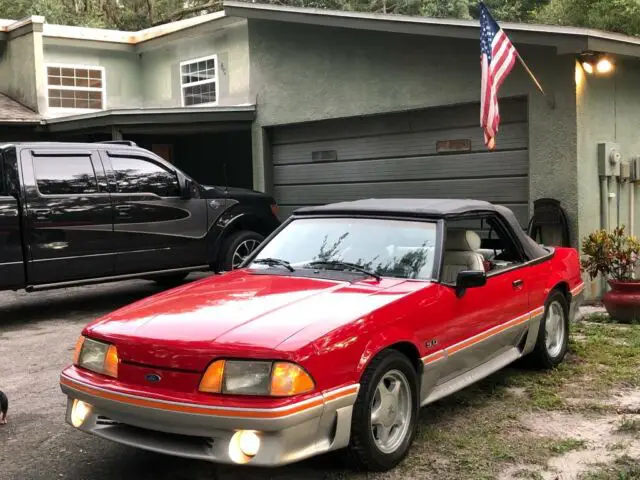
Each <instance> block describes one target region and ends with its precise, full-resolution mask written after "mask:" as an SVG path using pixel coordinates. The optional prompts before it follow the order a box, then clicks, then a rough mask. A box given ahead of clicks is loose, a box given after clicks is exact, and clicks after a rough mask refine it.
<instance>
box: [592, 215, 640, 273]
mask: <svg viewBox="0 0 640 480" xmlns="http://www.w3.org/2000/svg"><path fill="white" fill-rule="evenodd" d="M582 253H583V254H584V255H585V256H586V258H584V259H583V260H582V268H584V269H585V271H586V272H587V273H588V274H589V276H590V277H591V278H592V279H593V278H595V277H596V276H597V275H598V274H599V273H600V274H602V275H603V276H604V277H606V278H608V279H610V280H615V281H619V282H633V281H637V280H635V267H636V263H637V262H638V254H640V242H638V239H637V238H636V237H635V236H633V235H626V234H625V232H624V225H623V226H622V227H617V228H615V229H613V231H608V230H596V231H595V232H593V233H591V234H589V235H588V236H587V237H585V238H584V240H583V241H582Z"/></svg>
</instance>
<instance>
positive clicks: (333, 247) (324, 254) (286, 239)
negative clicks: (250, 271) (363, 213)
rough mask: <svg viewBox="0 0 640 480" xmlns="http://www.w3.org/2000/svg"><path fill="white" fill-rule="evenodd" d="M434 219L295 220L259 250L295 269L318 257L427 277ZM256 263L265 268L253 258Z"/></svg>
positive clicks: (431, 260) (385, 272) (430, 268)
mask: <svg viewBox="0 0 640 480" xmlns="http://www.w3.org/2000/svg"><path fill="white" fill-rule="evenodd" d="M435 246H436V224H435V223H433V222H424V221H409V220H392V219H377V218H301V219H296V220H293V221H292V222H291V223H290V224H288V225H287V226H286V227H285V228H284V229H283V230H282V231H281V232H280V233H279V234H278V235H277V236H276V237H275V238H273V239H272V240H271V241H270V242H269V243H268V244H267V245H266V246H265V247H264V248H263V249H262V250H261V251H260V253H259V254H258V255H257V257H256V258H255V259H254V262H255V261H260V260H261V259H269V258H271V259H273V258H276V259H280V260H284V261H286V262H288V263H289V264H290V265H291V266H292V267H293V268H295V269H304V268H312V265H310V264H314V263H315V264H317V263H318V262H326V263H335V262H346V263H350V264H354V265H357V266H359V267H362V268H364V269H366V270H368V271H370V272H373V273H375V274H377V275H381V276H387V277H396V278H410V279H420V280H429V279H431V278H432V276H433V266H434V257H435ZM251 267H252V268H266V267H265V266H264V265H260V264H257V263H253V264H252V265H251Z"/></svg>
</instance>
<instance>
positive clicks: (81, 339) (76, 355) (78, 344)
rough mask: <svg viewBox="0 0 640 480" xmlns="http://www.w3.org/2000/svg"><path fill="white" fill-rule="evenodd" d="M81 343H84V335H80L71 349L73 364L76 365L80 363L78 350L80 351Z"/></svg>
mask: <svg viewBox="0 0 640 480" xmlns="http://www.w3.org/2000/svg"><path fill="white" fill-rule="evenodd" d="M82 345H84V337H83V336H82V335H80V337H79V338H78V341H77V342H76V348H75V350H74V351H73V364H74V365H78V363H80V352H81V351H82Z"/></svg>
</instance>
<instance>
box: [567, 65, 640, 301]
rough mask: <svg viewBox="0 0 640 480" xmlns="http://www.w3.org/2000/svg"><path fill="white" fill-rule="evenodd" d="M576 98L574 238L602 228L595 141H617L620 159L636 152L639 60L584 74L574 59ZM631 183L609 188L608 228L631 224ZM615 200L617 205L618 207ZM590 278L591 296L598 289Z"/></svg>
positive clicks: (637, 218)
mask: <svg viewBox="0 0 640 480" xmlns="http://www.w3.org/2000/svg"><path fill="white" fill-rule="evenodd" d="M575 78H576V101H577V124H578V178H579V183H578V185H579V187H578V188H579V190H578V203H579V218H580V225H579V231H578V233H579V238H580V240H581V239H583V238H584V237H585V236H586V235H588V234H589V233H590V232H592V231H594V230H596V229H598V228H600V227H601V212H600V205H601V203H600V178H599V175H598V174H599V172H598V143H600V142H615V143H617V144H619V146H620V151H621V153H622V157H623V159H626V160H629V159H631V158H632V157H634V156H640V135H639V134H638V132H640V114H639V112H640V90H639V89H638V85H640V63H639V62H637V61H633V60H626V61H621V60H618V62H617V64H616V69H615V71H614V72H612V73H611V74H610V75H604V76H598V75H587V74H585V73H584V71H583V70H582V68H581V67H580V66H579V65H577V64H576V66H575ZM632 188H636V187H635V186H634V185H633V184H632V183H624V184H622V185H621V188H620V192H619V196H618V190H617V185H616V182H615V180H612V181H611V188H610V192H613V193H615V194H616V198H613V199H611V200H609V227H615V226H616V225H626V226H627V227H628V226H629V225H630V217H629V213H630V212H629V194H630V191H631V189H632ZM635 194H636V196H635V202H634V208H635V215H634V222H635V231H634V232H631V233H633V234H637V233H638V228H639V223H640V194H639V192H638V191H637V188H636V192H635ZM618 202H619V208H618ZM600 288H602V286H601V285H600V286H598V285H597V284H596V283H595V282H592V283H591V291H590V295H591V296H597V295H598V293H599V289H600Z"/></svg>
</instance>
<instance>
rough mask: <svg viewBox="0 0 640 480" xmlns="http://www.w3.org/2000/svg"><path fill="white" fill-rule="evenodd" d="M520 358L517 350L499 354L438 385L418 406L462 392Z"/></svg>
mask: <svg viewBox="0 0 640 480" xmlns="http://www.w3.org/2000/svg"><path fill="white" fill-rule="evenodd" d="M536 330H537V329H536ZM536 333H537V332H536ZM520 357H522V352H521V351H520V350H519V349H518V348H516V347H513V348H510V349H509V350H507V351H505V352H504V353H501V354H500V355H498V356H496V357H494V358H492V359H491V360H489V361H488V362H485V363H483V364H482V365H478V366H477V367H475V368H473V369H471V370H469V371H468V372H465V373H463V374H462V375H458V376H457V377H455V378H452V379H451V380H449V381H448V382H445V383H443V384H441V385H438V386H437V387H436V388H434V389H433V390H432V391H431V393H430V394H429V396H428V397H427V398H425V399H424V400H423V401H422V403H421V404H420V406H421V407H423V406H425V405H428V404H429V403H433V402H435V401H436V400H440V399H441V398H444V397H446V396H449V395H451V394H452V393H455V392H457V391H458V390H462V389H463V388H465V387H468V386H469V385H471V384H472V383H475V382H477V381H478V380H481V379H483V378H485V377H487V376H489V375H491V374H492V373H494V372H497V371H498V370H500V369H502V368H504V367H506V366H507V365H509V364H510V363H513V362H514V361H516V360H517V359H519V358H520Z"/></svg>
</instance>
